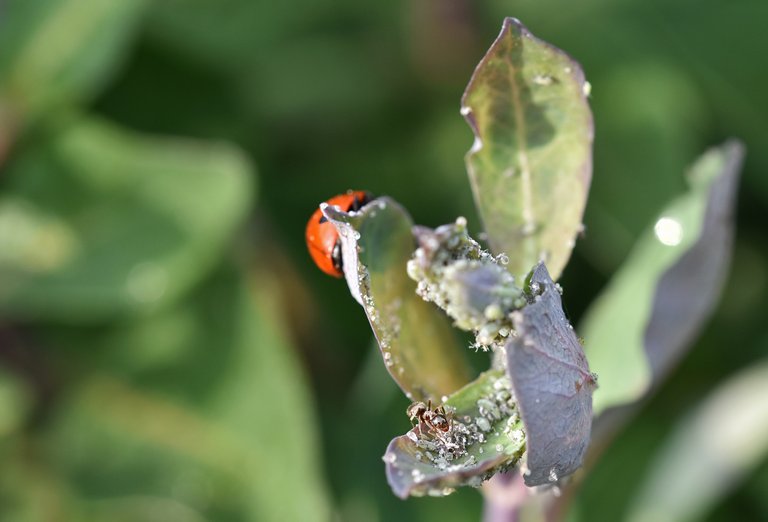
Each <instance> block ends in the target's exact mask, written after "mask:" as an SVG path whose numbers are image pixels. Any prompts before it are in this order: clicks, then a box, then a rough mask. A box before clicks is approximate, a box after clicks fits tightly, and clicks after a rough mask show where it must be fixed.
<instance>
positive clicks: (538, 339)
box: [507, 263, 596, 486]
mask: <svg viewBox="0 0 768 522" xmlns="http://www.w3.org/2000/svg"><path fill="white" fill-rule="evenodd" d="M528 290H529V292H530V293H531V295H532V302H531V303H530V304H529V305H528V306H526V307H524V308H523V309H521V310H520V311H518V312H514V313H513V320H514V322H515V328H516V330H517V335H516V336H514V337H512V338H511V339H510V341H509V342H508V343H507V372H508V373H509V377H510V379H511V381H512V388H513V389H514V391H515V397H516V398H517V402H518V408H519V409H520V415H521V417H522V419H523V423H524V425H525V432H526V434H527V438H528V443H527V444H528V451H527V458H526V466H527V468H528V470H527V472H526V473H525V474H524V478H525V484H526V485H528V486H538V485H541V484H548V483H554V482H557V481H558V480H559V479H560V478H562V477H564V476H566V475H570V474H571V473H573V472H574V471H576V469H578V468H579V467H580V466H581V463H582V461H583V459H584V454H585V452H586V450H587V446H588V444H589V437H590V430H591V426H592V391H593V390H594V389H595V385H596V382H595V376H594V374H592V373H590V371H589V366H588V364H587V359H586V357H585V356H584V351H583V349H582V347H581V344H580V343H579V340H578V338H577V337H576V334H575V332H574V331H573V327H572V326H571V324H570V323H569V322H568V319H567V318H566V317H565V314H564V313H563V305H562V301H561V299H560V293H559V292H558V289H557V286H556V285H555V283H554V282H553V281H552V278H550V276H549V273H548V272H547V269H546V267H545V266H544V264H543V263H540V264H539V265H538V266H536V267H535V268H534V270H533V273H532V274H531V277H530V281H529V285H528Z"/></svg>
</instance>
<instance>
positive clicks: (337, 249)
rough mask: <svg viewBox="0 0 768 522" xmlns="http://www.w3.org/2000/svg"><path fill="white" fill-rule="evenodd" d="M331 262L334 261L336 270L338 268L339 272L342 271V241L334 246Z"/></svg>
mask: <svg viewBox="0 0 768 522" xmlns="http://www.w3.org/2000/svg"><path fill="white" fill-rule="evenodd" d="M331 261H333V266H334V268H336V269H337V270H338V271H339V272H341V270H342V266H341V263H342V262H341V241H336V244H335V245H333V251H332V252H331Z"/></svg>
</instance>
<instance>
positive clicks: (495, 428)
mask: <svg viewBox="0 0 768 522" xmlns="http://www.w3.org/2000/svg"><path fill="white" fill-rule="evenodd" d="M475 406H476V408H473V410H474V411H475V412H476V413H475V415H474V416H472V415H462V416H461V417H457V416H456V411H455V409H454V408H451V407H450V406H444V405H441V406H437V407H433V406H432V402H431V401H428V402H427V403H426V404H425V403H423V402H415V403H413V404H411V405H410V406H409V407H408V410H407V411H406V413H407V414H408V417H409V418H410V420H411V423H412V424H413V429H411V431H409V432H408V434H407V436H408V438H409V439H410V440H411V441H412V442H413V443H414V444H415V445H416V446H417V448H418V449H419V450H418V451H417V452H416V453H415V457H416V459H418V460H422V459H425V460H427V461H429V462H431V463H432V464H434V465H435V466H437V467H438V468H439V469H441V470H451V469H453V468H456V469H460V468H465V467H469V466H472V465H474V464H476V463H477V461H478V460H483V455H482V454H483V453H484V451H486V450H491V451H492V450H495V451H496V453H503V452H505V451H507V446H509V447H510V448H515V450H517V449H519V448H520V442H522V440H523V437H524V434H523V431H522V429H521V427H520V423H519V418H518V415H517V405H516V403H515V400H514V396H513V395H512V393H511V390H510V387H509V380H508V379H506V378H500V379H498V380H496V381H495V382H494V384H493V388H492V389H491V390H489V393H488V394H487V395H485V396H483V397H481V398H479V399H477V401H476V402H475ZM490 441H493V445H492V446H489V447H487V448H485V450H484V447H485V446H488V444H486V443H488V442H490ZM475 444H480V446H479V447H478V448H477V451H473V452H472V453H473V455H469V456H468V454H469V451H470V450H471V449H472V447H473V445H475ZM467 456H468V457H467ZM487 456H488V457H489V458H491V457H493V455H491V454H488V455H487ZM465 457H466V458H465Z"/></svg>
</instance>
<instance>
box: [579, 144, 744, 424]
mask: <svg viewBox="0 0 768 522" xmlns="http://www.w3.org/2000/svg"><path fill="white" fill-rule="evenodd" d="M743 156H744V148H743V146H742V145H741V144H740V143H739V142H736V141H730V142H727V143H725V144H724V145H722V146H720V147H716V148H713V149H711V150H709V151H708V152H707V153H706V154H704V155H703V156H702V157H701V158H700V159H699V160H698V161H697V162H696V163H695V164H694V165H693V167H692V168H691V170H690V172H689V173H688V176H687V177H688V182H689V185H690V187H689V190H688V192H687V193H686V194H683V195H682V196H680V197H678V198H677V199H675V200H674V201H673V202H672V203H671V204H670V205H669V206H668V207H667V208H665V209H664V211H663V212H662V213H661V214H660V216H659V218H658V219H657V220H656V222H655V224H654V225H653V227H652V228H651V229H649V230H648V231H646V232H645V234H644V235H643V236H642V237H641V238H640V240H639V241H638V242H637V244H636V245H635V247H634V250H633V251H632V253H631V255H630V257H629V259H628V260H627V261H626V262H625V263H624V266H623V267H622V268H621V270H620V271H619V272H618V273H617V274H616V275H615V276H614V277H613V279H612V280H611V282H610V284H609V286H608V288H607V289H606V290H605V291H604V292H603V294H602V295H601V296H600V297H599V298H598V299H597V300H596V301H595V302H594V303H593V305H592V307H591V308H590V309H589V310H588V311H587V314H586V316H585V319H584V323H583V328H582V330H581V331H582V334H583V335H584V339H585V341H584V342H585V346H586V349H587V353H588V354H589V359H590V362H591V365H592V368H593V369H594V370H595V371H596V372H597V373H598V374H599V375H600V389H599V390H598V391H597V393H596V395H595V413H596V414H599V413H600V412H602V411H604V410H605V409H606V408H609V407H611V406H618V405H621V404H626V403H630V402H633V401H635V400H637V399H639V398H640V397H642V396H643V395H644V394H645V393H646V392H647V391H648V390H649V388H650V387H651V386H652V385H653V384H654V383H655V382H657V381H658V380H659V379H660V378H662V377H663V376H664V375H665V374H666V373H667V372H668V371H669V370H670V368H671V367H672V366H673V365H674V364H675V363H676V362H677V361H678V360H679V359H680V357H682V355H683V354H684V352H685V350H686V349H687V348H688V347H689V346H690V344H691V342H692V341H693V339H694V338H695V336H696V333H697V332H698V331H699V329H700V328H701V326H702V325H703V323H704V322H705V321H706V319H707V318H708V317H709V315H710V314H711V312H712V309H713V307H714V305H715V303H716V302H717V299H718V296H719V295H720V290H721V287H722V284H723V281H724V278H725V276H726V275H727V272H728V265H729V261H730V257H731V243H732V241H733V232H734V222H733V210H734V205H735V198H736V189H737V186H738V180H739V175H740V169H741V164H742V161H743Z"/></svg>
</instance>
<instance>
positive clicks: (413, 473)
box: [383, 370, 525, 498]
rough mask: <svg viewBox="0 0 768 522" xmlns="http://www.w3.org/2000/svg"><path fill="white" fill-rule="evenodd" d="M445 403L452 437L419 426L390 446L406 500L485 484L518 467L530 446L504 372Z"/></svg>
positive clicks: (390, 473) (393, 482)
mask: <svg viewBox="0 0 768 522" xmlns="http://www.w3.org/2000/svg"><path fill="white" fill-rule="evenodd" d="M443 407H445V408H446V410H447V411H449V412H450V413H449V415H450V416H451V418H452V420H451V422H452V426H451V428H450V430H449V432H448V435H444V436H442V437H443V438H442V439H441V435H434V434H430V433H427V434H422V433H420V431H419V429H418V428H414V429H412V430H410V431H409V432H408V434H406V435H401V436H399V437H396V438H395V439H393V440H392V442H390V443H389V446H388V447H387V451H386V453H385V454H384V457H383V459H384V462H385V463H386V473H387V481H388V482H389V485H390V487H391V488H392V491H393V492H394V493H395V495H397V496H398V497H400V498H407V497H408V496H421V495H425V494H428V495H438V496H440V495H447V494H449V493H452V492H453V490H454V488H456V487H459V486H467V485H468V486H479V485H480V484H481V483H482V481H483V480H485V479H487V478H489V477H491V476H492V475H493V474H494V473H496V472H497V471H499V470H502V469H507V468H509V467H510V466H512V465H514V464H515V463H516V462H517V461H518V460H519V459H520V457H521V455H522V453H523V450H524V449H525V434H524V432H523V429H522V423H521V422H520V419H519V416H518V414H517V408H516V405H515V401H514V397H513V395H512V393H511V390H510V384H509V379H508V378H507V377H506V376H505V375H504V372H503V371H501V370H494V371H488V372H485V373H483V374H481V375H480V376H479V377H478V378H477V379H476V380H475V381H473V382H472V383H470V384H468V385H466V386H465V387H464V388H462V389H460V390H458V391H457V392H456V393H454V394H452V395H450V396H448V397H447V398H446V400H445V402H444V403H443Z"/></svg>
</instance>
